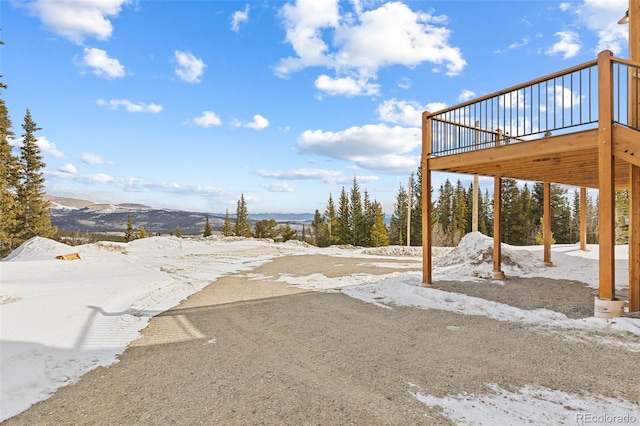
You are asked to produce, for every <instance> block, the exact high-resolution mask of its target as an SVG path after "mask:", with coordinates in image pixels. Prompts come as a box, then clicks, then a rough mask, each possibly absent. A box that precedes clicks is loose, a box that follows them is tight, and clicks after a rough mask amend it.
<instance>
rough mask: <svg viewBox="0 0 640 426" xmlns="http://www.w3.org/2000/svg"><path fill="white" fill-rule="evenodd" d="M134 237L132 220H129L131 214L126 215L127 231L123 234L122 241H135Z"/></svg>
mask: <svg viewBox="0 0 640 426" xmlns="http://www.w3.org/2000/svg"><path fill="white" fill-rule="evenodd" d="M135 238H136V235H135V232H134V231H133V220H132V219H131V213H129V214H127V230H126V231H125V233H124V241H125V242H127V243H128V242H130V241H133V240H135Z"/></svg>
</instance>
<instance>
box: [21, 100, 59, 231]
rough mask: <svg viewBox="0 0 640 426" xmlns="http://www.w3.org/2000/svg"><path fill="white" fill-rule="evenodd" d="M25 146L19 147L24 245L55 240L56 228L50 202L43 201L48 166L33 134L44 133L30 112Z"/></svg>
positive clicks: (27, 113) (27, 119) (24, 141)
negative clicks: (35, 240) (41, 239)
mask: <svg viewBox="0 0 640 426" xmlns="http://www.w3.org/2000/svg"><path fill="white" fill-rule="evenodd" d="M22 128H23V129H24V134H23V135H22V137H23V140H22V146H21V148H20V183H19V185H18V188H17V196H18V206H19V213H20V221H19V223H18V232H17V234H18V238H19V239H20V240H21V242H24V241H26V240H28V239H29V238H31V237H35V236H40V237H45V238H50V237H53V235H54V234H55V233H56V229H55V228H54V227H53V226H52V225H51V218H50V216H49V203H48V202H47V201H46V200H45V199H44V195H45V189H44V177H43V174H42V169H43V168H44V167H45V166H46V164H45V163H44V161H43V160H42V154H41V152H40V147H38V144H37V142H38V140H37V139H36V137H35V135H34V133H35V132H37V131H39V130H41V129H40V128H39V127H38V126H37V125H36V123H35V122H34V121H33V120H32V118H31V113H30V112H29V110H27V112H26V114H25V117H24V124H23V125H22Z"/></svg>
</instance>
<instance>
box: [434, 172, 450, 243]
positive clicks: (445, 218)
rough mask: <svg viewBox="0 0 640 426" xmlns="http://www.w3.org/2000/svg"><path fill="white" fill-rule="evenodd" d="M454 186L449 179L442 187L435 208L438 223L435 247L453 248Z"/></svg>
mask: <svg viewBox="0 0 640 426" xmlns="http://www.w3.org/2000/svg"><path fill="white" fill-rule="evenodd" d="M452 209H453V185H451V182H450V181H449V179H447V180H445V181H444V183H443V184H441V185H440V195H439V196H438V201H437V202H436V204H435V207H434V209H433V210H434V217H435V222H436V223H437V228H438V229H436V230H435V231H436V235H437V237H438V238H437V239H434V240H435V241H434V243H435V245H444V246H451V245H453V230H452V225H451V224H452V218H453V212H452Z"/></svg>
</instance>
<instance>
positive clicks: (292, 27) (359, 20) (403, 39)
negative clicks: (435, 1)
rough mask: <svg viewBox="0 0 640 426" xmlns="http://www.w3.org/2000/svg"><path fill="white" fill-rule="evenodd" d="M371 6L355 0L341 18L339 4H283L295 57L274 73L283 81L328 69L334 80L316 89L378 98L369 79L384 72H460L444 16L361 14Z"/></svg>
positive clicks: (395, 10)
mask: <svg viewBox="0 0 640 426" xmlns="http://www.w3.org/2000/svg"><path fill="white" fill-rule="evenodd" d="M370 4H373V2H356V1H354V2H352V6H353V7H354V11H353V12H344V13H342V14H341V9H340V8H339V6H338V1H337V0H324V1H316V0H298V1H296V2H295V4H291V3H287V4H285V5H284V6H283V8H282V9H281V14H280V16H281V17H282V19H283V21H284V26H285V28H286V40H287V42H289V43H290V44H291V46H292V48H293V50H294V51H295V56H290V57H287V58H283V59H281V60H280V62H279V63H278V65H277V67H276V69H275V71H276V74H278V75H279V76H282V77H284V76H287V75H289V74H291V73H293V72H296V71H299V70H301V69H304V68H307V67H315V66H321V67H326V68H329V69H333V70H334V71H335V72H336V76H334V77H329V76H326V75H325V76H322V77H321V78H319V79H318V80H316V87H319V88H321V89H323V88H325V87H326V88H327V89H329V90H332V92H330V93H332V94H347V95H354V94H356V93H357V94H366V93H367V92H372V93H377V91H378V89H377V86H375V85H372V84H371V83H369V80H375V79H376V78H377V74H376V72H377V70H378V69H379V68H382V67H389V66H394V65H404V66H407V67H410V68H413V67H415V66H418V65H420V64H422V63H425V62H430V63H433V64H436V71H444V72H446V74H448V75H456V74H459V73H460V72H462V70H463V69H464V67H465V66H466V62H465V60H464V59H463V57H462V53H461V52H460V49H459V48H457V47H453V46H451V45H450V44H449V37H450V30H448V29H447V28H446V27H445V26H444V25H445V24H446V22H447V19H446V17H444V16H434V15H433V14H431V13H425V12H420V11H413V10H411V9H410V8H409V7H408V6H407V5H405V4H403V3H400V2H388V3H385V4H383V5H382V6H380V7H378V8H375V9H371V10H364V7H365V6H367V5H370ZM356 83H357V84H356ZM372 89H375V90H372Z"/></svg>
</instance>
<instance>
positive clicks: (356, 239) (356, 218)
mask: <svg viewBox="0 0 640 426" xmlns="http://www.w3.org/2000/svg"><path fill="white" fill-rule="evenodd" d="M349 229H350V230H351V241H350V244H353V245H355V246H361V245H363V243H364V241H365V235H364V214H363V212H362V195H361V194H360V187H359V186H358V181H357V180H356V177H355V176H354V177H353V186H352V187H351V193H350V197H349Z"/></svg>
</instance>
